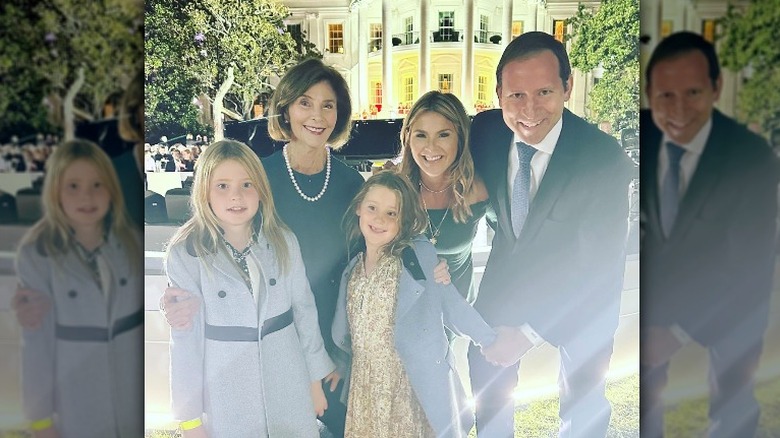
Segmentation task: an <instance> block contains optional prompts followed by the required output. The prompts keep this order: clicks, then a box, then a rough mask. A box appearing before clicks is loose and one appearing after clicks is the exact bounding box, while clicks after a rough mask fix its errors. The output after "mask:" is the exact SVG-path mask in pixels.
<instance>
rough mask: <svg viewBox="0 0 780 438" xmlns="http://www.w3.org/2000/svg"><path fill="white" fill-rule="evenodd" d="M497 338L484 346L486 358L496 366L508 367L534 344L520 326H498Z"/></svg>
mask: <svg viewBox="0 0 780 438" xmlns="http://www.w3.org/2000/svg"><path fill="white" fill-rule="evenodd" d="M496 335H497V336H496V340H495V342H493V343H492V344H490V345H488V346H487V347H482V354H483V355H484V356H485V359H486V360H487V361H488V362H490V363H492V364H493V365H496V366H502V367H508V366H510V365H512V364H514V363H516V362H517V361H519V360H520V358H521V357H523V355H525V353H527V352H528V350H530V349H531V348H532V347H533V346H534V344H533V342H531V340H530V339H528V338H527V337H526V336H525V335H524V334H523V332H522V331H520V329H519V328H516V327H506V326H499V327H496Z"/></svg>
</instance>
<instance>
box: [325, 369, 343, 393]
mask: <svg viewBox="0 0 780 438" xmlns="http://www.w3.org/2000/svg"><path fill="white" fill-rule="evenodd" d="M322 380H323V381H324V382H325V383H328V382H330V392H333V391H335V390H336V387H338V386H339V381H341V376H340V375H339V373H338V371H335V370H334V371H333V372H332V373H330V374H328V375H327V376H325V378H324V379H322Z"/></svg>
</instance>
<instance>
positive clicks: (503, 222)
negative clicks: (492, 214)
mask: <svg viewBox="0 0 780 438" xmlns="http://www.w3.org/2000/svg"><path fill="white" fill-rule="evenodd" d="M513 136H514V133H513V132H512V131H511V130H510V129H509V128H508V127H507V126H506V125H505V124H502V125H501V129H499V130H498V132H497V133H496V137H495V139H494V143H495V144H496V146H495V150H496V152H495V153H496V154H497V155H498V156H497V157H496V158H495V159H494V160H493V163H495V167H494V168H493V172H496V175H497V177H496V178H495V180H494V181H496V187H495V191H494V193H495V194H496V202H495V203H494V206H495V209H496V215H497V219H498V223H499V227H500V228H501V229H504V230H510V235H511V230H512V217H511V198H512V195H511V193H509V190H508V187H507V186H508V184H509V181H508V175H507V174H508V172H507V159H508V157H509V148H511V147H512V140H513V138H514V137H513Z"/></svg>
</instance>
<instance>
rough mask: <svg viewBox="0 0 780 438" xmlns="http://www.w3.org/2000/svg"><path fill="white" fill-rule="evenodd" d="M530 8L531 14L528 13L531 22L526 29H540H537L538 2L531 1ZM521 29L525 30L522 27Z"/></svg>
mask: <svg viewBox="0 0 780 438" xmlns="http://www.w3.org/2000/svg"><path fill="white" fill-rule="evenodd" d="M530 9H531V14H530V17H531V22H530V23H528V31H531V30H542V29H539V27H538V22H539V5H538V3H537V2H533V3H531V7H530ZM523 30H525V29H523Z"/></svg>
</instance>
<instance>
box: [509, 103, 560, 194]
mask: <svg viewBox="0 0 780 438" xmlns="http://www.w3.org/2000/svg"><path fill="white" fill-rule="evenodd" d="M562 129H563V117H561V118H560V119H558V123H556V124H555V125H554V126H553V128H552V129H551V130H550V132H548V133H547V135H546V136H545V137H544V138H543V139H542V141H541V142H539V144H532V145H529V146H531V147H533V148H534V149H536V153H535V154H534V156H533V158H531V187H530V189H529V192H528V194H529V204H530V201H533V199H534V196H536V192H537V191H538V190H539V185H540V184H541V183H542V177H544V173H545V172H547V165H548V164H550V158H551V157H552V154H553V151H555V145H556V144H558V139H559V138H560V137H561V130H562ZM517 142H523V143H525V142H524V141H523V140H520V137H518V136H517V134H515V135H514V137H512V146H511V147H510V148H509V170H508V173H507V182H508V184H509V185H508V187H507V188H508V189H509V191H508V192H507V193H509V196H510V198H511V197H512V189H513V188H514V185H515V176H516V175H517V171H518V170H519V168H520V156H519V155H518V152H517V147H516V146H515V144H517Z"/></svg>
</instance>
